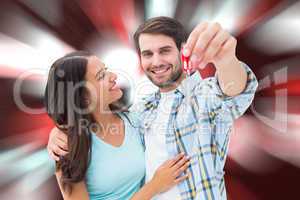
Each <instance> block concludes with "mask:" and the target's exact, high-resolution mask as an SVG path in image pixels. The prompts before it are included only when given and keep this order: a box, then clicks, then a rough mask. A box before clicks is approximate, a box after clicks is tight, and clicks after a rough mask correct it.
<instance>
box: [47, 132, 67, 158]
mask: <svg viewBox="0 0 300 200" xmlns="http://www.w3.org/2000/svg"><path fill="white" fill-rule="evenodd" d="M47 150H48V153H49V155H50V157H51V158H52V159H53V160H56V161H59V156H64V155H66V154H67V153H68V138H67V135H66V134H65V133H63V132H62V131H60V130H59V129H58V128H56V127H55V128H53V129H52V130H51V132H50V134H49V140H48V145H47Z"/></svg>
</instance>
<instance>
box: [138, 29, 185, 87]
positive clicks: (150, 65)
mask: <svg viewBox="0 0 300 200" xmlns="http://www.w3.org/2000/svg"><path fill="white" fill-rule="evenodd" d="M139 45H140V51H141V52H140V55H141V65H142V68H143V70H144V72H145V74H146V76H147V77H148V78H149V79H150V80H151V82H152V83H153V84H155V85H156V86H158V87H159V88H161V89H163V88H168V87H171V86H173V85H174V83H176V81H177V80H179V78H180V76H181V74H182V69H181V61H180V54H179V50H178V48H177V46H176V44H175V42H174V40H173V39H172V38H171V37H169V36H166V35H163V34H150V33H142V34H141V35H140V37H139Z"/></svg>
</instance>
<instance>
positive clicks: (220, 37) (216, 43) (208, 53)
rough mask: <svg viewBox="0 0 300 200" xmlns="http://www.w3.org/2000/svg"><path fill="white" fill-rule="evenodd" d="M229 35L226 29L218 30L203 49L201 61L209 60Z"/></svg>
mask: <svg viewBox="0 0 300 200" xmlns="http://www.w3.org/2000/svg"><path fill="white" fill-rule="evenodd" d="M229 37H230V34H229V33H228V32H227V31H225V30H221V31H219V32H218V33H217V35H216V36H215V37H214V38H213V39H212V41H211V42H210V43H209V44H208V46H207V49H206V50H205V52H204V55H203V61H206V62H210V61H211V60H212V59H213V58H214V56H215V55H216V54H217V52H218V51H219V50H220V48H221V46H222V45H223V44H224V42H225V41H226V40H227V39H228V38H229Z"/></svg>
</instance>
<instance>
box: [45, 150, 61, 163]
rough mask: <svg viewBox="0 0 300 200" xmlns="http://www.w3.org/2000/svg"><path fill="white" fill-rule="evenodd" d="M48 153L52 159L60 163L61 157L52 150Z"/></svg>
mask: <svg viewBox="0 0 300 200" xmlns="http://www.w3.org/2000/svg"><path fill="white" fill-rule="evenodd" d="M48 153H49V156H50V158H51V159H53V160H55V161H59V157H58V156H57V155H55V154H54V153H53V152H52V151H51V150H49V149H48Z"/></svg>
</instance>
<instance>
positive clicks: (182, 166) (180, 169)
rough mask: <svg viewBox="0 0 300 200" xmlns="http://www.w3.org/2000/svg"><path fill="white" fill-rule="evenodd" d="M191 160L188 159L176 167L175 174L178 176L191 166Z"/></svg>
mask: <svg viewBox="0 0 300 200" xmlns="http://www.w3.org/2000/svg"><path fill="white" fill-rule="evenodd" d="M190 164H191V162H190V160H188V161H186V162H185V163H184V164H183V165H181V166H180V167H179V168H178V169H176V171H175V173H174V175H175V177H178V176H179V175H180V174H182V173H183V172H184V171H186V169H187V168H188V167H189V166H190Z"/></svg>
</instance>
